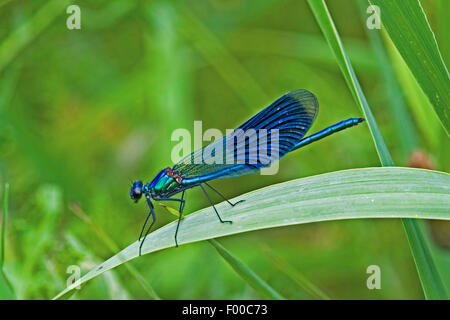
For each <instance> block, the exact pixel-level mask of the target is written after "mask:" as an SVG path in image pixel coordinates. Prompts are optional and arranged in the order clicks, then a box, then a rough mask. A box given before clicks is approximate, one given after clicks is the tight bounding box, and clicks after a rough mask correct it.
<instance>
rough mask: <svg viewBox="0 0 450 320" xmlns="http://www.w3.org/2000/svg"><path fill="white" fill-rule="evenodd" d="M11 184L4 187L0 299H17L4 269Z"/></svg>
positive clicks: (0, 251)
mask: <svg viewBox="0 0 450 320" xmlns="http://www.w3.org/2000/svg"><path fill="white" fill-rule="evenodd" d="M8 197H9V184H8V183H5V185H4V187H3V197H2V199H3V211H2V220H1V225H2V226H1V229H0V299H15V298H16V297H15V296H14V292H13V289H12V286H11V283H10V282H9V280H8V278H7V277H6V274H5V273H4V271H3V265H4V263H5V238H6V216H7V215H8Z"/></svg>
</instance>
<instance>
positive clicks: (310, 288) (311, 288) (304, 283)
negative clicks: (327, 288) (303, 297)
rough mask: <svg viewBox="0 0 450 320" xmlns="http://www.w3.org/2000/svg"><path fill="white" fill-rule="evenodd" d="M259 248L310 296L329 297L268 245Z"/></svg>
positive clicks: (326, 298)
mask: <svg viewBox="0 0 450 320" xmlns="http://www.w3.org/2000/svg"><path fill="white" fill-rule="evenodd" d="M261 249H262V250H263V252H264V253H265V254H266V255H267V256H268V257H269V259H270V260H271V261H272V262H273V263H274V265H275V266H276V267H277V268H278V269H279V270H281V271H282V272H283V273H285V274H286V275H287V276H288V277H289V278H291V279H292V280H293V281H294V282H295V283H296V284H297V285H298V286H299V287H300V288H302V289H303V290H305V291H306V292H307V293H308V294H309V295H310V296H311V297H315V298H317V299H322V300H330V297H329V296H328V295H327V294H326V293H325V292H323V291H322V290H321V289H320V288H319V287H318V286H316V285H315V284H314V283H312V282H311V281H309V280H308V278H306V277H305V276H304V275H303V274H301V273H300V272H299V271H298V270H297V269H295V268H294V267H293V266H291V265H290V264H288V263H287V262H285V261H283V260H281V259H280V258H279V257H277V256H276V255H275V254H274V253H273V252H272V250H270V248H269V247H268V246H266V245H264V246H263V245H261Z"/></svg>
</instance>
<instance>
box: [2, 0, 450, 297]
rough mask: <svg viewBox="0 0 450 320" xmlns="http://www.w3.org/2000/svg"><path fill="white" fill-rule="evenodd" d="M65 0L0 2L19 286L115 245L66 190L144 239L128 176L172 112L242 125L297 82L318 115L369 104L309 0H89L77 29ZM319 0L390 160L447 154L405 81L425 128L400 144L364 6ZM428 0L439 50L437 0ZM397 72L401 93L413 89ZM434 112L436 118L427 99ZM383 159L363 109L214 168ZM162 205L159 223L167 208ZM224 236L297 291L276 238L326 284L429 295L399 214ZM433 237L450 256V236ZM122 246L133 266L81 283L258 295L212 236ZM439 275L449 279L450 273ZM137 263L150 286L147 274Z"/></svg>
mask: <svg viewBox="0 0 450 320" xmlns="http://www.w3.org/2000/svg"><path fill="white" fill-rule="evenodd" d="M68 4H69V2H68V1H67V2H66V1H59V0H51V1H33V2H30V1H25V0H23V1H6V2H5V1H4V2H0V18H1V20H0V21H1V22H0V24H1V26H2V27H1V28H0V84H1V85H0V183H1V185H2V186H3V185H4V184H5V182H7V183H9V184H10V192H9V213H8V216H7V225H6V241H5V249H6V252H5V263H4V266H3V270H4V272H5V274H6V275H7V276H8V279H9V282H10V283H11V285H12V287H13V289H14V293H15V295H16V296H17V297H18V298H21V299H47V298H51V297H53V296H54V295H55V294H56V293H58V292H59V291H61V290H62V289H63V288H65V286H66V284H67V282H66V279H67V278H68V277H69V275H70V274H69V273H67V268H68V267H69V266H71V265H76V266H80V268H81V270H82V273H84V272H86V271H87V270H89V269H91V268H92V267H93V266H94V265H95V264H96V263H98V262H100V261H103V260H105V259H106V258H108V257H109V256H111V254H112V253H111V251H110V250H111V246H108V245H107V244H105V241H103V240H102V239H101V237H99V236H98V233H96V232H95V230H94V229H93V228H92V227H91V226H90V225H89V224H88V223H86V222H85V221H83V220H82V219H80V218H79V217H78V216H76V215H74V214H73V212H72V210H70V207H71V206H72V204H73V203H74V202H76V203H77V204H78V205H79V207H80V208H82V210H83V211H84V212H85V213H86V214H87V215H88V216H89V218H90V220H91V221H93V222H94V223H95V225H97V226H98V227H99V228H100V229H101V230H103V232H104V233H105V234H107V235H108V237H109V238H111V239H113V240H114V241H115V244H116V245H117V246H118V247H119V248H123V247H125V246H127V245H128V244H129V243H131V242H133V241H135V240H136V238H137V236H138V233H139V231H140V228H141V225H142V223H143V221H144V219H145V215H146V214H147V209H146V207H145V204H143V203H139V204H138V205H134V204H133V203H132V202H131V201H130V199H129V195H128V191H129V186H130V180H135V179H142V180H144V181H149V180H151V179H152V178H153V177H154V175H155V174H156V173H158V172H159V170H161V169H162V168H164V167H167V166H171V165H172V163H171V159H170V155H171V150H172V148H173V146H174V145H175V144H176V142H173V141H171V139H170V137H171V133H172V132H173V130H174V129H177V128H187V129H188V130H192V129H193V121H194V120H202V121H203V128H204V129H207V128H219V129H221V130H225V129H226V128H234V127H235V126H236V125H239V124H240V123H242V122H243V121H245V120H247V119H248V118H249V117H250V116H251V115H253V114H254V113H256V112H258V111H259V110H260V109H261V108H262V107H264V106H266V105H268V104H269V103H270V102H272V100H274V99H275V98H277V97H279V96H280V95H281V94H283V93H285V92H287V91H290V90H294V89H298V88H304V89H308V90H310V91H311V92H313V93H314V94H315V95H316V96H317V97H318V99H319V103H320V112H319V116H318V118H317V120H316V122H315V123H314V125H313V128H312V131H318V130H320V129H322V128H324V127H326V126H329V125H331V124H333V123H336V122H338V121H340V120H343V119H346V118H349V117H357V116H360V111H359V108H358V106H357V105H356V104H355V103H354V101H353V98H352V95H351V92H350V91H349V90H348V87H347V85H346V83H345V80H344V78H343V77H342V75H341V72H340V70H339V67H338V65H337V64H336V63H335V61H334V57H333V55H332V53H331V51H330V49H329V48H328V46H327V44H326V41H325V39H324V38H323V36H322V33H321V32H320V30H319V28H318V26H317V24H316V22H315V20H314V17H313V15H312V13H311V11H310V9H309V7H308V5H307V3H306V1H295V0H289V1H276V0H261V1H238V0H228V1H224V0H210V1H194V0H189V1H177V2H175V1H173V2H172V1H132V0H116V1H106V0H101V1H100V0H99V1H95V2H93V1H81V0H80V1H77V5H79V6H80V8H81V30H68V29H67V27H66V19H67V17H68V14H66V7H67V5H68ZM327 4H328V6H329V9H330V11H331V12H332V15H333V18H334V20H335V23H336V25H337V28H338V29H339V32H340V34H341V36H342V37H343V41H344V45H345V46H346V49H347V51H348V52H349V55H350V59H351V61H352V63H353V66H354V68H355V71H356V73H357V74H358V77H359V80H360V83H361V86H362V88H363V90H364V92H365V94H366V97H367V99H368V100H369V102H370V105H371V106H372V111H373V112H374V116H375V118H376V119H377V122H378V125H379V127H380V130H381V132H382V134H383V136H384V138H385V141H386V144H387V146H388V149H389V150H390V152H391V154H392V156H393V158H394V161H395V163H396V164H397V165H403V166H406V165H408V159H409V156H410V154H409V152H410V151H411V150H410V149H411V147H410V146H411V144H413V146H414V148H421V149H422V150H424V152H425V153H426V154H428V156H429V157H430V158H431V159H432V160H433V163H434V166H435V168H436V169H438V170H442V171H448V170H449V169H450V161H448V159H449V152H450V151H449V150H450V148H449V143H448V138H447V136H446V135H445V132H444V131H443V129H442V128H441V127H440V126H433V127H432V130H433V131H432V132H431V133H430V130H428V131H426V130H424V129H423V126H424V125H423V123H424V122H425V123H426V122H427V120H428V119H427V118H425V119H424V118H423V113H422V114H421V115H422V117H421V118H418V117H417V115H418V114H420V113H418V112H414V111H411V109H410V108H414V106H411V105H410V104H411V101H410V100H408V99H406V100H407V101H406V102H407V103H406V104H407V106H406V107H407V111H408V112H409V114H410V116H411V118H412V122H413V127H412V128H409V129H410V130H414V132H415V136H414V138H413V139H410V140H409V145H408V148H405V146H404V137H401V136H400V135H399V134H398V130H399V126H401V125H402V118H401V117H399V116H393V111H392V108H393V106H392V103H391V102H392V99H393V98H392V92H389V91H388V90H386V81H385V80H384V79H385V78H384V77H385V74H383V69H382V68H380V67H379V64H378V62H379V61H380V60H381V61H385V60H382V59H386V58H385V57H383V58H381V59H380V57H379V55H377V52H376V51H373V41H374V40H373V39H372V40H371V39H370V38H369V37H368V36H367V33H368V32H370V31H368V30H366V28H365V22H364V21H363V19H361V13H360V7H359V6H358V5H357V4H356V3H355V2H354V1H349V0H348V1H345V2H343V1H340V0H329V1H327ZM422 4H423V6H424V10H425V12H426V13H427V16H428V17H429V20H430V23H431V27H432V29H433V30H434V31H435V32H436V37H437V42H438V44H439V45H444V47H441V48H440V49H441V52H442V54H443V55H444V61H446V62H447V61H448V58H449V57H448V52H449V48H448V47H445V45H448V38H447V39H445V32H447V31H448V29H446V28H447V24H448V21H447V20H448V19H446V16H445V14H444V13H443V10H439V8H441V6H442V3H441V1H437V0H436V1H432V0H427V1H423V2H422ZM389 58H391V57H389ZM396 71H397V70H396ZM389 72H391V71H389ZM399 81H400V85H399V86H398V87H399V90H402V92H401V93H400V94H402V95H404V96H405V97H409V96H412V95H413V94H414V92H408V88H411V87H409V86H407V85H404V83H403V82H402V78H401V77H399ZM405 81H406V80H405ZM425 117H429V120H428V121H429V122H431V123H435V118H434V117H435V115H434V114H433V113H431V112H429V113H428V114H426V113H425ZM418 128H419V129H420V130H418ZM430 136H432V137H433V139H431V138H430ZM411 141H413V142H411ZM405 150H407V151H408V152H405ZM378 163H379V162H378V157H377V155H376V151H375V149H374V146H373V143H372V141H371V138H370V134H369V132H368V130H367V127H365V126H358V127H355V128H352V129H349V130H346V131H344V132H342V133H339V134H336V135H334V136H332V137H329V138H327V139H325V140H323V141H320V142H317V143H314V144H312V145H310V146H307V147H305V148H304V149H303V150H300V151H297V152H294V153H292V154H290V155H288V156H286V157H285V158H283V160H282V162H281V163H280V171H279V173H278V174H277V175H274V176H261V175H258V174H255V175H251V176H246V177H242V178H236V179H228V180H222V181H217V182H215V183H214V184H213V185H214V186H217V187H218V188H219V189H220V190H221V192H222V193H223V194H225V195H227V196H228V197H233V196H236V195H239V194H241V193H244V192H247V191H250V190H254V189H257V188H260V187H263V186H266V185H269V184H272V183H277V182H281V181H287V180H290V179H293V178H298V177H304V176H309V175H315V174H319V173H323V172H329V171H335V170H340V169H347V168H355V167H368V166H378ZM186 198H187V200H188V202H187V206H186V210H187V212H192V211H194V210H196V209H199V208H202V207H205V206H207V205H208V203H207V199H206V198H204V196H203V195H202V193H201V192H199V191H198V190H192V191H189V192H188V193H187V195H186ZM217 200H218V199H217ZM156 210H157V222H156V227H159V226H162V225H164V224H165V223H167V222H169V221H172V220H173V217H172V216H171V215H168V214H167V213H166V212H165V210H164V209H163V208H161V207H159V206H157V209H156ZM221 243H222V244H223V245H224V247H226V248H227V249H228V250H229V251H231V252H232V253H233V254H234V255H236V256H237V257H238V258H239V259H240V260H242V261H243V262H244V263H245V264H246V265H247V266H249V267H250V268H251V269H252V270H253V271H255V272H256V273H257V274H258V275H259V276H260V277H261V278H262V279H264V281H266V282H267V283H268V284H269V285H270V286H272V287H273V288H275V289H276V290H277V291H279V292H280V293H281V294H282V295H283V296H284V297H286V298H288V299H302V298H311V295H309V294H308V292H306V291H304V290H303V289H301V288H300V287H299V286H298V285H297V284H296V283H295V281H293V280H292V279H291V278H290V277H289V276H288V275H286V274H285V273H283V272H280V270H279V269H278V266H277V265H276V264H274V262H273V259H272V258H271V256H269V255H267V250H269V249H270V252H274V253H276V256H277V259H280V260H281V261H284V262H285V263H287V265H289V266H290V269H292V268H294V269H295V270H297V271H298V273H299V274H301V275H302V276H303V277H305V278H306V279H308V281H309V282H311V283H312V284H313V285H314V286H317V287H318V288H320V290H321V291H323V292H324V293H325V294H326V295H327V296H329V297H330V298H343V299H345V298H349V299H352V298H353V299H355V298H361V299H393V298H394V299H395V298H405V299H412V298H423V293H422V292H421V287H420V283H419V281H418V277H417V272H416V270H415V267H414V262H413V260H412V257H411V254H410V250H409V248H408V243H407V241H406V238H405V235H404V232H403V230H402V227H401V223H400V221H398V220H353V221H336V222H326V223H316V224H309V225H301V226H293V227H285V228H278V229H271V230H264V231H258V232H251V233H247V234H241V235H236V236H231V237H226V238H224V239H222V240H221ZM435 250H438V251H439V252H440V254H441V255H440V256H439V257H440V258H439V259H440V260H441V261H444V262H445V261H447V263H448V261H450V259H449V258H448V257H449V255H450V254H449V252H448V251H445V252H444V251H442V250H443V249H439V248H438V247H437V246H436V248H435ZM447 250H448V249H447ZM130 264H131V265H132V266H133V268H134V269H133V270H134V272H135V273H130V269H128V268H126V267H120V268H118V269H117V270H115V271H112V272H108V273H106V274H105V275H104V276H102V277H99V278H97V279H95V280H93V281H92V283H89V284H88V285H87V286H86V288H84V289H83V290H82V291H80V292H78V293H76V294H75V296H74V297H75V298H80V299H108V298H117V299H120V298H142V299H146V298H153V297H154V295H153V294H152V290H153V289H154V291H155V292H156V293H157V296H159V297H161V298H173V299H239V298H243V299H246V298H259V296H258V295H257V294H256V293H255V291H253V289H252V288H251V287H250V286H248V285H247V284H246V283H245V282H244V281H243V280H242V279H241V278H240V277H239V276H238V275H237V274H236V273H235V272H234V271H233V269H232V268H231V267H230V266H229V265H227V264H226V262H224V260H223V259H222V258H221V257H220V256H219V255H218V254H217V253H216V252H215V250H214V249H213V248H212V247H211V246H210V245H208V244H207V243H196V244H192V245H186V246H181V247H179V248H174V249H170V250H165V251H162V252H157V253H155V254H152V255H149V256H144V257H142V258H140V259H137V260H135V261H132V262H130ZM372 264H376V265H379V266H380V267H381V270H382V290H368V289H367V287H366V279H367V277H368V274H366V268H367V267H368V266H369V265H372ZM442 277H443V278H444V281H446V283H447V284H450V274H442ZM139 279H141V281H140V280H139ZM142 281H144V282H145V283H147V284H149V285H150V288H152V289H150V290H144V289H143V285H142ZM147 284H145V285H144V287H145V286H146V285H147ZM0 298H2V297H0ZM3 298H4V297H3Z"/></svg>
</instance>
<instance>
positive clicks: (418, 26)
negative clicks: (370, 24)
mask: <svg viewBox="0 0 450 320" xmlns="http://www.w3.org/2000/svg"><path fill="white" fill-rule="evenodd" d="M370 2H371V3H373V4H375V5H377V6H379V7H380V15H381V21H382V22H383V26H384V27H385V28H386V30H387V32H388V34H389V36H390V38H391V39H392V42H393V43H394V44H395V46H396V47H397V49H398V51H399V52H400V54H401V55H402V57H403V60H405V62H406V64H407V65H408V67H409V69H410V70H411V72H412V73H413V75H414V77H415V78H416V80H417V82H418V83H419V85H420V86H421V87H422V89H423V91H424V93H425V94H426V95H427V97H428V99H429V100H430V102H431V104H432V105H433V108H434V111H435V112H436V113H437V114H438V115H439V119H440V121H441V123H442V126H443V127H444V128H445V130H446V132H447V135H449V136H450V114H449V106H450V78H449V74H448V70H447V67H446V66H445V63H444V60H443V59H442V56H441V53H440V52H439V48H438V45H437V42H436V39H435V37H434V34H433V31H432V30H431V28H430V25H429V24H428V20H427V17H426V15H425V12H424V11H423V9H422V6H421V5H420V2H419V1H418V0H404V1H395V0H370Z"/></svg>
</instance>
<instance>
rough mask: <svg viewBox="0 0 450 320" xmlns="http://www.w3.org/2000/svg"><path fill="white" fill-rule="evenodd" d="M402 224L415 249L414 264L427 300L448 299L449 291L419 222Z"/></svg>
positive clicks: (404, 221)
mask: <svg viewBox="0 0 450 320" xmlns="http://www.w3.org/2000/svg"><path fill="white" fill-rule="evenodd" d="M402 222H403V226H404V227H405V230H406V233H407V236H408V242H409V245H410V247H411V248H414V250H413V252H414V254H413V257H414V262H415V263H416V266H417V267H418V268H417V272H418V273H419V277H420V280H421V282H422V288H423V292H424V295H425V298H427V299H433V300H441V299H448V295H447V291H446V289H445V286H444V284H443V282H442V279H441V276H440V274H439V271H438V269H437V267H436V264H435V263H434V259H433V257H432V255H431V251H430V248H429V246H428V244H427V242H426V241H425V237H424V235H423V233H422V230H421V229H420V226H419V223H418V221H415V220H413V219H402ZM419 266H420V267H419Z"/></svg>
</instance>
